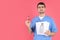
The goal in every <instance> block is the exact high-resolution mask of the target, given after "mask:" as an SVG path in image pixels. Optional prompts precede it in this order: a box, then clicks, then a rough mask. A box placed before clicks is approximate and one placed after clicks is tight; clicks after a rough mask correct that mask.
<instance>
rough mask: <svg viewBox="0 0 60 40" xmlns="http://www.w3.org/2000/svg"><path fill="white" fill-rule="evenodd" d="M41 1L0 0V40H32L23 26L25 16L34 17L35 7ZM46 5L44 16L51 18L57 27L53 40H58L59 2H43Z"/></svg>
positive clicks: (49, 0) (51, 0)
mask: <svg viewBox="0 0 60 40" xmlns="http://www.w3.org/2000/svg"><path fill="white" fill-rule="evenodd" d="M40 1H42V0H0V40H32V39H33V34H32V35H31V34H29V32H28V29H27V27H26V25H25V20H26V17H27V16H30V18H31V19H32V18H33V17H34V16H36V15H37V14H38V13H37V8H36V5H37V3H38V2H40ZM43 2H44V3H45V4H46V6H47V7H46V15H49V16H51V17H52V18H53V19H54V20H55V22H56V25H57V28H58V32H57V33H56V35H55V36H54V37H53V40H60V38H59V37H60V31H59V30H60V25H59V23H60V0H43Z"/></svg>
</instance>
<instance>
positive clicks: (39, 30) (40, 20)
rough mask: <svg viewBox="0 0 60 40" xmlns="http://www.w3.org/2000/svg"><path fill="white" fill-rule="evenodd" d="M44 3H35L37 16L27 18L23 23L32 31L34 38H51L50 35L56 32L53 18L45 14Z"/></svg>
mask: <svg viewBox="0 0 60 40" xmlns="http://www.w3.org/2000/svg"><path fill="white" fill-rule="evenodd" d="M45 9H46V5H45V4H44V3H43V2H39V3H38V4H37V10H38V16H36V17H35V18H33V19H32V21H30V20H29V17H28V19H27V20H26V22H25V24H26V26H27V27H28V30H29V32H30V33H32V32H33V33H34V40H52V38H51V37H52V36H53V35H55V33H56V32H57V28H56V25H55V23H54V20H53V19H52V18H51V17H49V16H46V15H45Z"/></svg>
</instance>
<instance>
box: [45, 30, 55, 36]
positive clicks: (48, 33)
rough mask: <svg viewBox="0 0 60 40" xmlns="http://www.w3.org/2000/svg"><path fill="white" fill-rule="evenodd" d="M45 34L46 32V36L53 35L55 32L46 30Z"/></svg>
mask: <svg viewBox="0 0 60 40" xmlns="http://www.w3.org/2000/svg"><path fill="white" fill-rule="evenodd" d="M45 34H47V35H48V36H53V35H55V33H54V32H50V30H48V31H46V32H45Z"/></svg>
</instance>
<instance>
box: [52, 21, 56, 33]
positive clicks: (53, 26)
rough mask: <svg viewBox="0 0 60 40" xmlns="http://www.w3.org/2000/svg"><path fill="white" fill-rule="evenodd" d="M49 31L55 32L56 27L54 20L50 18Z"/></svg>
mask: <svg viewBox="0 0 60 40" xmlns="http://www.w3.org/2000/svg"><path fill="white" fill-rule="evenodd" d="M51 32H57V27H56V24H55V22H54V20H51Z"/></svg>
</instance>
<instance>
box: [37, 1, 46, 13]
mask: <svg viewBox="0 0 60 40" xmlns="http://www.w3.org/2000/svg"><path fill="white" fill-rule="evenodd" d="M45 8H46V5H45V4H44V3H43V2H39V3H38V4H37V10H38V13H40V14H44V12H45Z"/></svg>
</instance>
